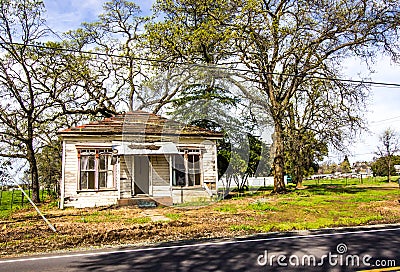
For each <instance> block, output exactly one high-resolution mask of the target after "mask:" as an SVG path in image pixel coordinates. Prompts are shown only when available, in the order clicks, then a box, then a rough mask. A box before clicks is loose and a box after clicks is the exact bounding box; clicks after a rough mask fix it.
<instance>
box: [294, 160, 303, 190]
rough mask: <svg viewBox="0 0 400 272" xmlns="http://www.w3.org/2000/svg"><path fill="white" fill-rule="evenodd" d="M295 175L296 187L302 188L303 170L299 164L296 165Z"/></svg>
mask: <svg viewBox="0 0 400 272" xmlns="http://www.w3.org/2000/svg"><path fill="white" fill-rule="evenodd" d="M295 169H296V170H295V172H294V173H295V176H296V188H298V189H300V188H303V174H302V173H301V172H302V168H301V167H299V166H296V167H295Z"/></svg>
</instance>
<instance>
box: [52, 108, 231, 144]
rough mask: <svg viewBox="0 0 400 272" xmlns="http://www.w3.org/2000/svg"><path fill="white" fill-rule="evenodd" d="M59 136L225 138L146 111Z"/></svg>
mask: <svg viewBox="0 0 400 272" xmlns="http://www.w3.org/2000/svg"><path fill="white" fill-rule="evenodd" d="M58 134H59V135H60V136H72V135H82V136H83V135H122V134H126V135H174V136H178V135H180V136H203V137H218V138H222V137H223V133H222V132H216V131H212V130H208V129H204V128H200V127H197V126H192V125H187V124H183V123H180V122H177V121H173V120H170V119H167V118H164V117H161V116H160V115H156V114H153V113H149V112H145V111H133V112H126V113H122V114H118V115H115V116H113V117H110V118H104V119H103V120H101V121H95V122H90V123H88V124H84V125H81V126H74V127H70V128H67V129H64V130H61V131H59V132H58Z"/></svg>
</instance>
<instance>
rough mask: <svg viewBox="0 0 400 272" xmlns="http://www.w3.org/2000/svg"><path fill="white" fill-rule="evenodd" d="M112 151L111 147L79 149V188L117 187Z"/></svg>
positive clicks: (99, 188)
mask: <svg viewBox="0 0 400 272" xmlns="http://www.w3.org/2000/svg"><path fill="white" fill-rule="evenodd" d="M111 151H112V150H111V149H80V150H78V160H79V172H80V173H79V190H101V189H112V188H114V187H115V185H114V174H113V168H114V166H113V165H112V164H111V155H112V153H111Z"/></svg>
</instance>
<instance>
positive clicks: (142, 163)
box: [133, 156, 150, 195]
mask: <svg viewBox="0 0 400 272" xmlns="http://www.w3.org/2000/svg"><path fill="white" fill-rule="evenodd" d="M134 158H135V160H134V163H133V164H134V171H133V173H134V181H133V182H134V194H135V195H138V194H149V187H150V183H149V157H148V156H135V157H134Z"/></svg>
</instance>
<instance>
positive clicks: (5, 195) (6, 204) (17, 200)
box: [0, 189, 57, 219]
mask: <svg viewBox="0 0 400 272" xmlns="http://www.w3.org/2000/svg"><path fill="white" fill-rule="evenodd" d="M26 192H27V191H26ZM27 193H28V192H27ZM39 196H40V199H41V200H42V201H43V200H44V199H45V200H47V199H49V195H48V194H47V190H43V191H40V193H39ZM12 200H13V192H12V191H1V192H0V219H6V218H9V217H10V216H11V215H12V214H13V212H15V211H17V210H20V209H22V208H30V207H31V204H30V203H29V201H28V199H27V198H26V197H24V198H23V200H24V201H23V202H22V192H21V191H20V190H17V189H16V190H14V201H12ZM50 205H53V206H54V205H57V202H56V201H53V202H51V204H50Z"/></svg>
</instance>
